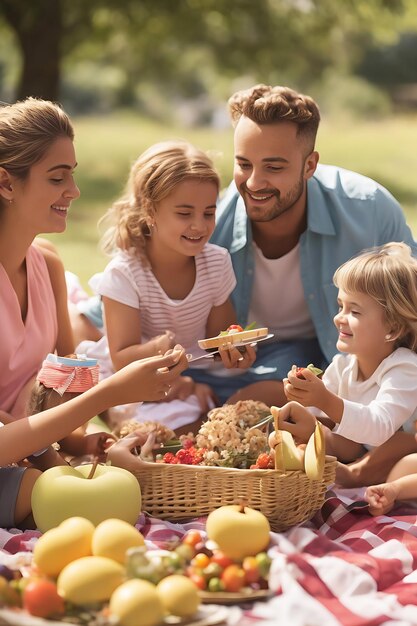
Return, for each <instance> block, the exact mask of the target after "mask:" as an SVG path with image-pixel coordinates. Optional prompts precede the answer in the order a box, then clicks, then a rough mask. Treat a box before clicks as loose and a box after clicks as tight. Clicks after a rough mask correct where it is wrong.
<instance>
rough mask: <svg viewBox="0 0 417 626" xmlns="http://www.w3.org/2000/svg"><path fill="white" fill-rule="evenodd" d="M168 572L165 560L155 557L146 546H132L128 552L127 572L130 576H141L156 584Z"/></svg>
mask: <svg viewBox="0 0 417 626" xmlns="http://www.w3.org/2000/svg"><path fill="white" fill-rule="evenodd" d="M168 573H170V572H168V571H167V567H166V564H165V560H164V559H161V558H160V557H159V556H157V557H156V558H155V555H152V551H147V550H146V547H145V546H139V547H137V548H130V549H129V550H128V551H127V553H126V574H127V576H128V578H141V579H142V580H147V581H148V582H150V583H153V584H154V585H156V583H158V582H159V581H160V580H161V578H163V577H164V576H166V575H167V574H168Z"/></svg>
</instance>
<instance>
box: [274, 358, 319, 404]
mask: <svg viewBox="0 0 417 626" xmlns="http://www.w3.org/2000/svg"><path fill="white" fill-rule="evenodd" d="M296 371H297V367H296V366H295V365H293V366H292V368H291V371H290V372H288V378H284V380H283V383H284V392H285V395H286V397H287V400H290V401H291V400H293V401H295V402H299V403H300V404H302V405H303V406H317V407H320V405H321V403H322V400H323V395H324V394H325V393H326V391H327V389H326V386H325V384H324V383H323V381H322V380H320V378H318V377H317V376H316V375H315V374H314V373H313V372H311V371H310V370H309V369H307V368H304V369H303V376H304V378H299V377H298V376H297V374H296Z"/></svg>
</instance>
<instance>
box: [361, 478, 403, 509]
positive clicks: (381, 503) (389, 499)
mask: <svg viewBox="0 0 417 626" xmlns="http://www.w3.org/2000/svg"><path fill="white" fill-rule="evenodd" d="M397 498H398V487H397V485H396V484H395V482H392V483H383V484H382V485H372V486H371V487H368V488H367V490H366V491H365V500H366V501H367V502H369V512H370V514H371V515H383V514H384V513H388V511H390V510H391V509H392V507H393V506H394V503H395V500H396V499H397Z"/></svg>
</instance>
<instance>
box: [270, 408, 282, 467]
mask: <svg viewBox="0 0 417 626" xmlns="http://www.w3.org/2000/svg"><path fill="white" fill-rule="evenodd" d="M271 415H272V417H273V418H274V429H275V441H276V444H275V447H274V453H275V469H277V470H280V471H281V472H285V465H284V454H283V439H282V431H281V430H280V429H279V425H278V417H279V408H278V407H277V406H271Z"/></svg>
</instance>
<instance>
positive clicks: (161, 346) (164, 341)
mask: <svg viewBox="0 0 417 626" xmlns="http://www.w3.org/2000/svg"><path fill="white" fill-rule="evenodd" d="M151 341H152V343H153V344H154V346H155V353H156V354H165V353H166V352H167V350H171V349H172V348H173V347H174V345H175V334H174V333H173V332H172V331H170V330H166V331H165V332H164V333H163V334H162V335H157V336H156V337H153V339H151Z"/></svg>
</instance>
